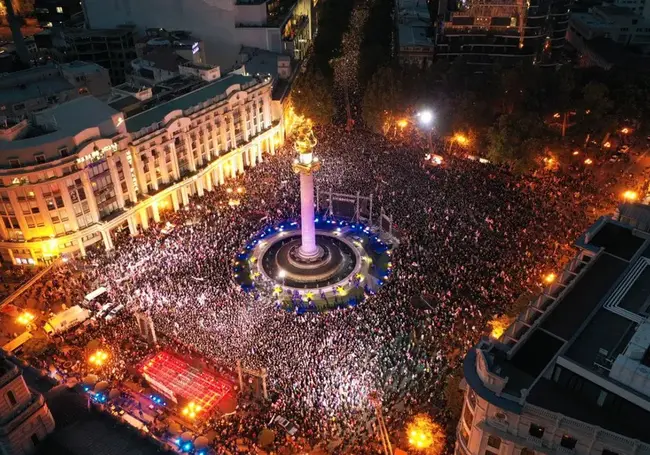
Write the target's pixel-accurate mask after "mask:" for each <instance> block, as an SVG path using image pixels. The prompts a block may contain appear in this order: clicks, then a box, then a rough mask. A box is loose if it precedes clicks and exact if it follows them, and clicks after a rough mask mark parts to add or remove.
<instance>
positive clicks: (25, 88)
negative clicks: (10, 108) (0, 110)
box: [0, 75, 74, 105]
mask: <svg viewBox="0 0 650 455" xmlns="http://www.w3.org/2000/svg"><path fill="white" fill-rule="evenodd" d="M73 89H74V86H73V85H72V84H71V83H70V82H68V81H67V80H65V78H64V77H63V76H58V75H57V76H54V77H51V78H49V79H42V80H37V81H30V82H27V83H25V84H24V85H21V86H20V87H16V86H14V87H6V88H0V103H2V104H9V105H11V104H17V103H24V102H25V101H28V100H32V99H34V98H40V97H44V96H54V95H58V94H60V93H62V92H66V91H68V90H73Z"/></svg>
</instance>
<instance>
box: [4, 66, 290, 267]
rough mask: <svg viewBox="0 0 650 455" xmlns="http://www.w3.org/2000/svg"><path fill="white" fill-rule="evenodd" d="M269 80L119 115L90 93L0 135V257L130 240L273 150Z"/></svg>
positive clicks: (235, 78) (39, 257) (205, 88)
mask: <svg viewBox="0 0 650 455" xmlns="http://www.w3.org/2000/svg"><path fill="white" fill-rule="evenodd" d="M271 91H272V81H271V78H270V77H268V76H264V77H253V76H249V75H247V74H244V73H243V72H241V73H230V74H228V75H226V76H224V77H222V78H220V79H218V80H216V81H214V82H209V83H203V84H202V85H200V86H199V88H197V89H195V90H193V91H191V92H189V93H186V94H184V95H182V96H178V97H175V98H173V99H172V100H171V101H169V102H166V103H162V104H157V105H153V106H149V108H148V109H147V110H145V111H144V112H142V113H139V114H137V115H133V116H131V117H129V118H125V116H124V114H122V113H121V112H120V111H117V110H115V109H113V108H111V107H110V106H108V105H107V104H105V103H103V102H101V101H99V100H97V99H96V98H94V97H83V98H79V99H77V100H74V101H71V102H68V103H64V104H62V105H59V106H56V107H55V108H52V109H49V110H46V111H43V112H42V113H40V114H39V116H37V117H34V118H33V119H32V120H31V121H29V122H28V121H27V120H23V121H22V122H20V123H16V124H8V125H7V127H6V128H4V130H3V131H2V136H1V137H0V217H1V218H2V223H0V238H1V239H2V240H1V241H0V255H2V259H3V260H5V261H11V262H13V263H16V264H35V263H39V262H42V261H48V260H51V259H52V258H55V257H57V256H60V255H64V254H77V253H80V254H82V255H85V252H86V248H87V247H89V246H91V245H94V244H98V245H99V246H100V247H103V248H105V249H107V250H110V249H112V248H113V241H112V234H113V233H115V231H116V230H122V229H128V231H129V232H130V233H131V234H136V233H137V232H138V230H139V229H147V228H148V226H149V222H150V220H153V221H155V222H157V221H160V214H161V212H163V211H165V210H179V209H180V207H182V206H185V205H187V204H188V203H189V198H190V196H193V195H196V196H202V195H203V194H204V192H205V191H211V190H212V189H213V188H214V187H215V186H216V185H222V184H224V182H225V181H226V180H227V179H229V178H232V177H235V176H237V175H238V174H240V173H242V172H244V169H245V168H246V167H252V166H255V165H256V164H257V163H258V162H260V161H261V160H262V159H263V156H264V155H265V154H269V153H271V154H273V153H274V150H275V147H276V146H278V145H279V144H280V143H281V142H282V140H283V131H282V123H281V122H280V121H279V120H274V119H273V118H272V105H271V104H272V99H271Z"/></svg>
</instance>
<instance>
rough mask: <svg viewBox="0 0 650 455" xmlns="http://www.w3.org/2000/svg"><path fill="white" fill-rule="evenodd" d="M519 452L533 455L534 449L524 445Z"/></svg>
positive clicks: (524, 454) (523, 454)
mask: <svg viewBox="0 0 650 455" xmlns="http://www.w3.org/2000/svg"><path fill="white" fill-rule="evenodd" d="M519 453H520V455H535V451H534V450H531V449H529V448H528V447H524V448H523V449H521V452H519Z"/></svg>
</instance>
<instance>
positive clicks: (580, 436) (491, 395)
mask: <svg viewBox="0 0 650 455" xmlns="http://www.w3.org/2000/svg"><path fill="white" fill-rule="evenodd" d="M615 218H618V219H610V218H601V219H600V220H598V222H596V223H595V224H594V225H593V226H592V227H591V228H589V230H588V231H587V232H585V233H584V234H583V235H582V236H581V237H580V238H579V239H578V240H577V241H576V246H577V247H578V253H577V255H576V256H575V257H574V258H573V260H571V261H570V262H569V264H568V265H567V266H566V268H565V270H564V271H563V272H561V273H558V275H557V277H556V279H555V280H553V281H551V282H550V283H548V282H547V285H548V286H547V287H546V288H545V289H544V292H543V293H542V294H541V295H540V296H539V297H537V298H536V299H535V300H533V301H532V302H531V303H530V304H529V306H528V307H527V308H526V309H525V310H524V311H523V312H522V313H521V314H520V315H519V316H518V317H517V318H516V320H515V321H514V322H513V323H512V324H511V325H510V327H508V329H507V330H506V331H505V333H502V334H501V336H500V338H499V339H498V340H497V339H494V338H491V339H484V340H482V341H480V342H479V343H478V344H477V345H476V346H475V347H474V348H473V349H472V350H471V351H470V352H469V353H468V354H467V356H466V358H465V360H464V365H463V370H464V376H465V380H464V384H463V385H464V391H465V396H464V405H463V409H462V413H461V417H460V421H459V423H458V427H457V438H456V452H455V453H456V454H480V455H484V454H487V455H520V454H521V455H534V454H576V455H579V454H597V455H601V454H602V455H615V454H619V455H623V454H649V453H650V432H648V431H647V422H648V421H650V323H648V315H647V311H648V299H647V291H645V289H646V288H647V283H648V279H649V278H650V267H649V266H650V233H648V231H647V229H648V227H649V226H650V224H649V223H648V220H650V212H649V210H648V206H641V205H640V204H634V207H632V206H631V205H629V204H628V205H626V206H623V207H622V209H621V212H620V213H619V214H618V215H617V216H616V217H615ZM621 219H625V220H626V222H632V223H633V226H630V225H628V224H624V223H623V222H621V221H620V220H621ZM639 228H641V229H646V230H645V231H644V230H641V229H639Z"/></svg>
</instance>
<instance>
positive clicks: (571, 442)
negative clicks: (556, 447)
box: [560, 434, 578, 450]
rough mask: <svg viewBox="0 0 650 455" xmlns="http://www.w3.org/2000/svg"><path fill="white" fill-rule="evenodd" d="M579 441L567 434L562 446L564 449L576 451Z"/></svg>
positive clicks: (561, 442) (563, 437)
mask: <svg viewBox="0 0 650 455" xmlns="http://www.w3.org/2000/svg"><path fill="white" fill-rule="evenodd" d="M577 442H578V440H577V439H576V438H574V437H572V436H569V435H568V434H565V435H564V436H562V440H561V441H560V445H561V446H562V447H564V448H565V449H571V450H573V449H575V447H576V443H577Z"/></svg>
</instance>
